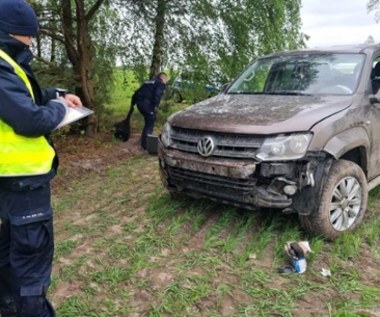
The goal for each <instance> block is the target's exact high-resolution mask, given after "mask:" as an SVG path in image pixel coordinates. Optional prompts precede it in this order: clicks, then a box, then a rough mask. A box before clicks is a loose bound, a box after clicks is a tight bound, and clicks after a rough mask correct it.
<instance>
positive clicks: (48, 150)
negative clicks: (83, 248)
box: [0, 0, 81, 317]
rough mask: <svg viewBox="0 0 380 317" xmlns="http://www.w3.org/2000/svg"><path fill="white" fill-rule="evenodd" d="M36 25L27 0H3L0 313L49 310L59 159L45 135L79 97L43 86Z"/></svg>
mask: <svg viewBox="0 0 380 317" xmlns="http://www.w3.org/2000/svg"><path fill="white" fill-rule="evenodd" d="M37 32H38V21H37V17H36V14H35V12H34V11H33V9H32V8H31V7H30V6H29V4H27V3H26V2H25V1H24V0H0V316H2V317H11V316H17V317H20V316H22V317H26V316H30V317H37V316H38V317H50V316H55V313H54V309H53V308H52V306H51V304H50V303H49V301H48V300H47V299H46V292H47V289H48V287H49V284H50V275H51V270H52V261H53V249H54V241H53V211H52V208H51V202H50V184H49V183H50V180H51V179H52V178H53V177H54V176H55V174H56V171H57V166H58V160H57V157H56V154H55V151H54V148H53V146H52V143H51V141H50V139H49V137H48V136H47V135H48V134H49V132H51V131H52V130H53V129H54V128H56V127H57V125H58V124H59V123H60V122H61V121H62V119H63V118H64V116H65V114H66V111H67V109H68V107H81V101H80V99H79V98H78V97H77V96H75V95H73V94H67V93H64V92H63V91H61V90H57V89H55V88H50V89H45V90H41V89H40V87H39V85H38V83H37V81H36V79H35V77H34V75H33V73H32V70H31V68H30V65H29V62H30V60H31V57H32V53H31V51H30V49H29V46H30V45H31V42H32V37H33V36H36V35H37Z"/></svg>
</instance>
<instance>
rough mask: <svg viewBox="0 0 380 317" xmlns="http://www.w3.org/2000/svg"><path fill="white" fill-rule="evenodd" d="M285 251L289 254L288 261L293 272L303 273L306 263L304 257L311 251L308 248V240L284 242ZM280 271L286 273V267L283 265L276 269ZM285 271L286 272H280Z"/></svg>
mask: <svg viewBox="0 0 380 317" xmlns="http://www.w3.org/2000/svg"><path fill="white" fill-rule="evenodd" d="M284 248H285V252H286V254H287V255H288V256H289V260H290V263H291V265H292V268H293V269H294V272H296V273H300V274H302V273H304V272H306V268H307V263H306V257H307V256H308V255H309V253H310V252H313V251H312V250H311V248H310V245H309V242H308V241H299V242H297V241H290V242H287V243H285V247H284ZM278 271H279V272H280V273H288V271H289V270H288V269H287V267H283V268H280V269H278ZM282 271H286V272H282Z"/></svg>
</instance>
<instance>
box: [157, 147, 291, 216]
mask: <svg viewBox="0 0 380 317" xmlns="http://www.w3.org/2000/svg"><path fill="white" fill-rule="evenodd" d="M158 155H159V165H160V174H161V179H162V182H163V183H164V185H165V186H166V187H167V189H168V190H171V191H177V192H184V193H187V194H189V195H192V196H197V197H207V198H210V199H213V200H216V201H218V202H222V203H227V204H232V205H235V206H239V207H243V208H247V209H254V208H255V207H268V208H286V207H289V206H291V204H292V198H291V197H290V196H288V195H286V194H284V193H282V188H283V187H284V186H286V185H291V186H296V182H294V181H292V180H289V179H287V178H286V177H284V175H285V176H286V175H287V174H292V175H293V174H295V171H294V169H295V168H294V167H293V165H295V164H294V163H293V164H279V163H278V164H274V165H268V164H263V163H257V162H254V161H253V160H247V159H245V160H236V159H223V158H213V157H210V158H204V157H201V156H199V155H197V154H192V153H186V152H182V151H178V150H173V149H167V148H165V147H164V146H163V144H162V143H161V141H160V140H159V142H158ZM263 180H264V181H263Z"/></svg>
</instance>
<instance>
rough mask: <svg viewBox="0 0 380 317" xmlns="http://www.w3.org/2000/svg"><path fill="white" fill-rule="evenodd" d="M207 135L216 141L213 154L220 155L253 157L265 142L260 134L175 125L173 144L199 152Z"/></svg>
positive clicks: (182, 149)
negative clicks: (192, 128)
mask: <svg viewBox="0 0 380 317" xmlns="http://www.w3.org/2000/svg"><path fill="white" fill-rule="evenodd" d="M205 136H208V137H211V138H212V139H213V141H214V143H215V150H214V152H213V154H212V156H220V157H232V158H253V157H254V155H255V154H256V151H257V150H258V149H259V148H260V147H261V145H262V144H263V142H264V137H263V136H258V135H249V136H247V135H236V134H229V133H218V132H209V131H196V130H190V129H183V128H178V127H173V128H172V134H171V139H172V145H171V146H172V147H173V148H175V149H177V150H180V151H185V152H190V153H198V150H197V145H198V142H199V140H200V139H201V138H202V137H205Z"/></svg>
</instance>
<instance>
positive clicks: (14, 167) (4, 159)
mask: <svg viewBox="0 0 380 317" xmlns="http://www.w3.org/2000/svg"><path fill="white" fill-rule="evenodd" d="M0 58H2V59H4V60H5V61H6V62H7V63H8V64H9V65H11V66H12V67H13V70H14V72H15V74H16V75H17V76H18V77H20V78H21V79H22V81H23V82H24V83H25V86H26V87H27V88H28V91H29V92H30V94H31V96H32V98H33V101H34V94H33V90H32V85H31V84H30V81H29V79H28V76H27V75H26V73H25V72H24V71H23V69H22V68H21V67H20V66H19V65H18V64H17V63H16V62H15V61H14V60H13V59H12V58H11V57H10V56H9V55H8V54H7V53H5V52H4V51H2V50H0ZM0 103H1V100H0ZM3 106H4V105H3ZM54 156H55V152H54V149H53V148H52V147H51V146H50V144H49V142H48V141H47V140H46V138H45V137H44V136H41V137H25V136H21V135H18V134H16V133H15V132H14V130H13V129H12V127H10V126H9V125H8V124H6V123H5V122H4V121H2V120H1V119H0V177H5V176H23V175H41V174H46V173H48V172H49V171H50V170H51V167H52V163H53V158H54Z"/></svg>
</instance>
